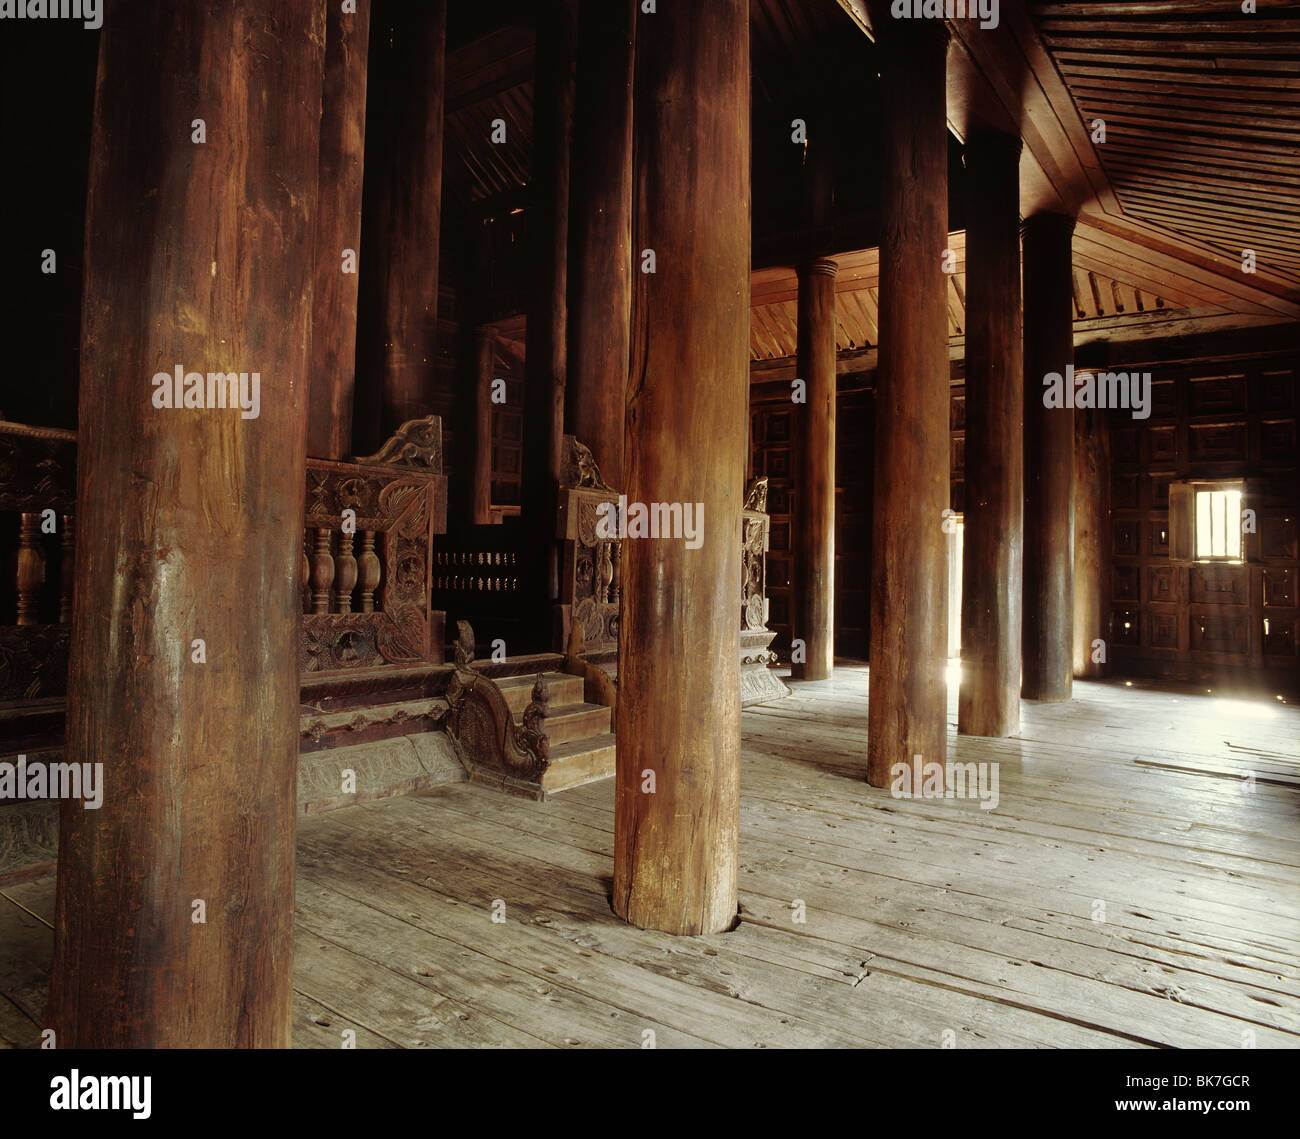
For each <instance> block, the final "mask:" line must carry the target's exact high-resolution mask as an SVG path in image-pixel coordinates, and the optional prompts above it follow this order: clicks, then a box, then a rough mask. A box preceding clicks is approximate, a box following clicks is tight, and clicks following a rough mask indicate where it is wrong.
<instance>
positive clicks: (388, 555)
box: [0, 416, 447, 703]
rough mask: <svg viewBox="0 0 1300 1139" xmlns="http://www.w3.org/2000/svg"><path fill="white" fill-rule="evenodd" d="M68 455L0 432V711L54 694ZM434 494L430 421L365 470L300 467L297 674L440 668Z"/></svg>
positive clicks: (66, 618)
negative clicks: (434, 602) (302, 520)
mask: <svg viewBox="0 0 1300 1139" xmlns="http://www.w3.org/2000/svg"><path fill="white" fill-rule="evenodd" d="M76 447H77V436H76V432H73V431H62V430H57V429H54V428H40V427H28V426H25V425H23V424H16V423H6V422H0V526H2V527H4V529H0V542H3V545H2V546H0V550H2V551H3V554H4V561H3V564H4V566H5V571H4V573H3V574H2V575H0V577H3V579H4V580H3V582H2V583H0V703H14V702H18V701H24V702H28V701H33V700H40V699H43V698H46V697H59V696H63V695H64V694H65V692H66V689H67V667H68V632H69V625H68V623H69V622H70V620H71V616H72V591H73V572H72V571H73V554H74V543H75V534H76V519H75V514H76V510H75V505H76V464H77V453H76ZM446 485H447V483H446V476H445V475H443V474H442V433H441V424H440V422H439V420H438V418H437V417H436V416H430V417H428V418H427V419H423V420H414V421H412V422H411V423H407V424H404V425H403V426H402V428H401V429H400V430H399V431H398V433H397V434H396V435H395V436H394V437H393V438H392V439H391V440H390V441H389V442H388V443H387V444H385V446H384V448H383V449H382V450H380V451H379V452H378V453H377V454H375V455H371V456H367V457H366V458H364V459H360V460H355V461H349V462H329V461H326V460H321V459H309V460H308V461H307V485H306V534H305V540H304V546H303V611H304V616H303V635H302V642H301V647H300V651H299V660H300V664H301V667H302V671H303V672H304V673H322V672H328V673H337V672H346V671H347V670H350V669H358V668H370V667H378V666H382V665H393V666H409V665H417V664H424V663H428V664H440V663H442V660H443V655H444V654H443V621H442V618H443V615H442V613H441V612H440V611H437V610H434V609H433V608H431V604H430V596H429V591H430V585H431V580H432V567H433V535H434V534H435V533H439V534H440V533H442V532H443V531H444V530H445V529H446V498H447V492H446Z"/></svg>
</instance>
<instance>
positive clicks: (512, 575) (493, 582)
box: [433, 542, 520, 594]
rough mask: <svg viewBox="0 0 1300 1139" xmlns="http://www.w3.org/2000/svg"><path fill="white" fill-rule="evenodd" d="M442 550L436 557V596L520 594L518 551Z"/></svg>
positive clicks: (434, 570)
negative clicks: (442, 594)
mask: <svg viewBox="0 0 1300 1139" xmlns="http://www.w3.org/2000/svg"><path fill="white" fill-rule="evenodd" d="M467 544H468V545H469V546H472V547H474V548H472V549H441V550H438V551H436V552H435V553H434V555H433V588H434V591H435V592H436V593H465V594H480V593H518V592H519V574H520V566H519V553H518V551H516V550H491V549H483V548H481V544H480V543H477V542H470V543H467Z"/></svg>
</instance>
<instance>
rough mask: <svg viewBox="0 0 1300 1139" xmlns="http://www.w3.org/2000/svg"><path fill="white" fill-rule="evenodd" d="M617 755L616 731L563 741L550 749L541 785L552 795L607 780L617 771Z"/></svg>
mask: <svg viewBox="0 0 1300 1139" xmlns="http://www.w3.org/2000/svg"><path fill="white" fill-rule="evenodd" d="M605 710H606V711H609V709H608V708H606V709H605ZM614 754H615V753H614V733H613V732H605V733H604V734H602V735H599V736H590V737H588V738H587V739H581V740H573V741H572V742H570V743H566V744H560V745H559V746H558V747H555V748H552V749H551V763H550V766H549V767H547V769H546V774H545V775H543V776H542V788H543V789H544V790H545V791H546V793H547V794H551V793H553V792H555V791H563V790H565V789H566V788H569V787H579V786H581V785H582V784H583V783H592V782H594V781H595V780H597V779H608V778H609V777H610V776H611V775H613V774H614Z"/></svg>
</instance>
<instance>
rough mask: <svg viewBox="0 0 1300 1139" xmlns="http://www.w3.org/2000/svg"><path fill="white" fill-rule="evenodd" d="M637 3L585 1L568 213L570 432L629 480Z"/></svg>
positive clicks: (609, 474)
mask: <svg viewBox="0 0 1300 1139" xmlns="http://www.w3.org/2000/svg"><path fill="white" fill-rule="evenodd" d="M635 11H636V0H582V5H581V7H580V9H579V14H578V69H577V80H576V90H575V96H574V111H573V155H572V159H573V161H572V172H573V176H572V178H571V180H570V202H571V206H570V217H569V359H568V375H567V377H566V381H565V421H566V424H567V430H568V431H569V432H570V433H572V434H573V435H576V436H577V437H578V439H580V440H581V441H582V442H583V443H585V444H586V445H587V446H588V447H590V448H591V453H592V455H593V456H594V457H595V459H596V463H597V465H598V466H599V467H600V470H601V474H602V475H604V478H605V481H606V482H607V483H609V485H610V486H612V487H614V488H616V489H620V490H621V489H622V487H623V412H624V409H625V404H626V400H627V391H626V387H627V367H628V349H629V339H630V321H631V319H632V30H633V26H634V20H635V16H634V13H635Z"/></svg>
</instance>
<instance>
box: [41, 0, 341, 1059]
mask: <svg viewBox="0 0 1300 1139" xmlns="http://www.w3.org/2000/svg"><path fill="white" fill-rule="evenodd" d="M324 42H325V11H324V5H323V4H319V3H313V4H303V3H298V2H297V0H269V2H268V0H228V2H226V3H222V4H212V5H188V4H186V5H177V4H174V3H171V2H170V0H137V2H135V3H132V4H130V5H124V6H121V7H120V8H119V9H118V10H117V11H116V12H114V14H113V18H112V19H109V20H106V21H105V22H104V28H103V30H102V32H101V33H100V55H99V75H98V81H97V83H96V88H95V91H96V100H95V119H94V128H93V135H92V143H91V154H90V195H89V205H88V210H87V216H86V262H85V297H86V303H85V311H84V314H83V325H82V335H81V355H82V383H81V406H80V424H81V427H80V444H79V454H78V456H77V468H78V470H77V475H78V492H79V493H78V504H79V510H78V513H77V528H78V541H77V558H76V561H77V565H76V597H75V602H74V611H73V621H72V630H71V661H70V668H69V682H68V707H67V747H66V753H67V754H66V759H67V761H68V762H70V763H73V764H83V763H84V764H96V763H102V764H103V765H104V766H103V802H102V806H100V807H99V809H97V810H90V809H84V808H83V806H82V803H81V802H79V801H76V800H68V801H65V802H64V803H63V805H62V814H61V823H60V833H59V868H58V892H57V904H56V910H55V921H54V965H53V970H52V984H51V990H52V992H51V1020H50V1023H51V1026H52V1027H53V1028H54V1029H55V1031H56V1034H57V1035H56V1039H57V1045H58V1047H59V1048H128V1047H129V1048H142V1047H144V1048H176V1047H191V1048H197V1047H202V1048H232V1047H286V1046H288V1044H289V1043H290V1039H289V1038H290V1024H291V1006H292V998H293V988H292V968H293V908H294V883H293V878H294V821H295V817H296V809H295V806H296V776H297V764H298V669H297V653H298V643H299V625H300V617H299V596H300V595H299V588H300V587H299V581H300V576H301V567H302V529H303V487H304V485H305V477H306V462H305V459H306V457H305V450H306V446H305V445H306V410H307V408H306V400H307V368H308V352H309V347H308V346H309V341H310V328H311V288H310V282H311V278H312V270H313V260H312V253H313V244H314V239H315V233H316V228H315V218H314V216H313V205H314V202H315V198H316V178H317V160H318V154H317V132H318V129H319V124H320V111H321V72H322V48H323V45H324ZM142 44H147V45H149V61H148V65H147V66H142V62H141V55H140V52H141V45H142ZM250 92H256V93H258V94H257V97H256V98H251V97H250ZM196 115H202V116H204V117H205V118H206V119H207V142H206V143H205V144H202V145H196V144H195V143H192V142H191V141H190V129H189V124H190V120H191V119H192V118H194V117H195V116H196ZM176 368H181V369H182V370H183V371H184V372H191V371H192V372H201V373H206V372H209V371H212V372H216V371H221V372H231V371H234V372H248V373H254V372H256V373H258V374H259V396H260V400H259V402H260V407H259V409H258V414H257V416H256V417H255V418H254V417H251V416H250V417H248V418H245V417H244V416H243V414H242V413H241V410H240V409H239V408H233V409H228V408H219V407H218V408H212V407H207V408H203V409H199V408H185V407H182V408H175V407H170V408H169V407H159V406H157V403H156V400H157V398H158V396H159V393H160V392H162V391H164V390H165V389H164V388H163V387H155V386H154V384H153V383H152V378H153V377H154V376H155V374H157V373H160V372H161V373H165V374H166V376H165V378H170V374H171V373H172V372H173V370H174V369H176ZM251 378H252V377H251V375H250V384H251ZM250 391H251V388H250ZM195 639H202V640H203V641H204V642H205V654H204V655H205V656H206V663H194V655H195V650H194V647H193V641H194V640H195Z"/></svg>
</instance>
